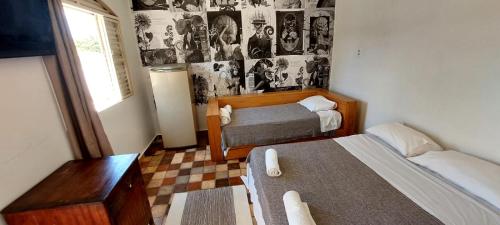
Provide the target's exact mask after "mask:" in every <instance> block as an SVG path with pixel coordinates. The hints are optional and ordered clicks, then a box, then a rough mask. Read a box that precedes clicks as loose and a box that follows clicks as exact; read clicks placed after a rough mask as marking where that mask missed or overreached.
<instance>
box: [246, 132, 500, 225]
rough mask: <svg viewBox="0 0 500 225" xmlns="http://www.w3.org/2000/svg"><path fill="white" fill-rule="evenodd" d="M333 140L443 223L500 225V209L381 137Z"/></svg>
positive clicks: (254, 197) (254, 196)
mask: <svg viewBox="0 0 500 225" xmlns="http://www.w3.org/2000/svg"><path fill="white" fill-rule="evenodd" d="M334 140H335V141H337V142H338V143H339V144H340V145H342V146H343V147H344V148H345V149H346V150H347V151H349V152H350V153H351V154H352V155H353V156H355V157H356V158H358V159H359V160H360V161H361V162H363V163H365V164H366V165H367V166H368V167H370V168H371V169H372V170H373V171H375V172H376V173H377V174H378V175H379V176H381V177H382V178H384V179H385V180H386V181H387V182H389V183H390V184H391V185H392V186H393V187H395V188H396V189H397V190H399V191H400V192H401V193H403V194H404V195H406V196H407V197H408V198H410V199H411V200H412V201H413V202H415V203H416V204H418V205H419V206H420V207H422V208H423V209H424V210H426V211H427V212H429V213H430V214H432V215H433V216H435V217H436V218H438V219H439V220H441V221H442V222H443V223H445V224H456V225H476V224H485V225H489V224H492V225H493V224H500V210H499V209H497V208H495V207H494V206H492V205H490V204H487V203H486V202H485V201H483V200H481V199H479V198H477V197H474V196H473V195H471V194H469V193H467V192H465V191H463V190H461V189H460V188H457V187H456V186H455V185H452V184H450V183H448V182H446V181H445V180H443V179H441V178H440V177H438V176H435V175H434V174H432V173H430V172H429V171H426V170H424V169H422V168H420V167H418V166H417V165H415V164H413V163H411V162H410V161H408V160H406V159H405V158H403V157H401V156H400V155H398V154H397V153H396V152H395V151H394V150H393V149H391V147H390V146H388V145H387V144H385V143H384V142H383V141H381V140H380V139H377V138H375V137H372V136H370V135H354V136H349V137H342V138H336V139H334ZM283 172H285V173H286V171H283ZM247 173H248V174H247V180H246V184H247V187H248V188H249V190H250V194H251V200H252V202H253V207H254V214H255V218H256V220H257V224H258V225H265V222H264V218H263V216H262V211H261V207H260V204H259V197H258V195H257V191H256V188H255V186H254V180H253V177H252V168H251V167H250V166H248V168H247Z"/></svg>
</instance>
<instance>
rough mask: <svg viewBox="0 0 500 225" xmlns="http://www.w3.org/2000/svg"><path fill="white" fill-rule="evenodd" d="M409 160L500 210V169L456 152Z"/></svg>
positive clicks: (426, 155)
mask: <svg viewBox="0 0 500 225" xmlns="http://www.w3.org/2000/svg"><path fill="white" fill-rule="evenodd" d="M408 160H410V161H412V162H414V163H416V164H418V165H420V166H423V167H425V168H427V169H429V170H432V171H434V172H436V173H438V174H439V175H441V176H442V177H444V178H446V179H448V180H449V181H451V182H453V183H455V184H456V185H458V186H460V187H462V188H463V189H465V190H467V191H468V192H470V193H472V194H474V195H476V196H478V197H480V198H482V199H483V200H485V201H487V202H489V203H491V204H492V205H494V206H495V207H497V208H498V209H500V166H499V165H496V164H494V163H491V162H488V161H485V160H482V159H479V158H476V157H473V156H470V155H467V154H464V153H461V152H457V151H441V152H436V151H434V152H427V153H425V154H423V155H420V156H416V157H411V158H408Z"/></svg>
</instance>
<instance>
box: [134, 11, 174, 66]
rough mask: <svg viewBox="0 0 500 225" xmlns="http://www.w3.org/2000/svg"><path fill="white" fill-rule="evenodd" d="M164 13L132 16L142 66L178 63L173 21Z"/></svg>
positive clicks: (156, 12) (144, 12) (142, 12)
mask: <svg viewBox="0 0 500 225" xmlns="http://www.w3.org/2000/svg"><path fill="white" fill-rule="evenodd" d="M167 15H168V12H166V11H140V12H136V13H135V15H134V25H135V31H136V35H137V42H138V46H139V50H140V53H141V59H142V64H143V65H144V66H155V65H162V64H172V63H178V60H177V53H176V48H175V35H174V27H175V23H174V22H173V20H172V21H171V22H170V21H169V20H167V19H166V18H167Z"/></svg>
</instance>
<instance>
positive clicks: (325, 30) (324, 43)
mask: <svg viewBox="0 0 500 225" xmlns="http://www.w3.org/2000/svg"><path fill="white" fill-rule="evenodd" d="M333 20H334V11H333V10H308V11H306V24H305V29H304V30H305V32H304V33H305V41H304V43H305V47H306V48H307V54H311V55H329V54H330V52H331V49H332V43H333Z"/></svg>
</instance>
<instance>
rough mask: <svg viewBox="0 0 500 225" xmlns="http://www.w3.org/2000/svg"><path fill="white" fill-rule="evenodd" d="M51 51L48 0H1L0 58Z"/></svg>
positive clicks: (44, 53)
mask: <svg viewBox="0 0 500 225" xmlns="http://www.w3.org/2000/svg"><path fill="white" fill-rule="evenodd" d="M54 53H55V47H54V36H53V33H52V28H51V22H50V16H49V8H48V3H47V0H0V58H12V57H25V56H41V55H52V54H54Z"/></svg>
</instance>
